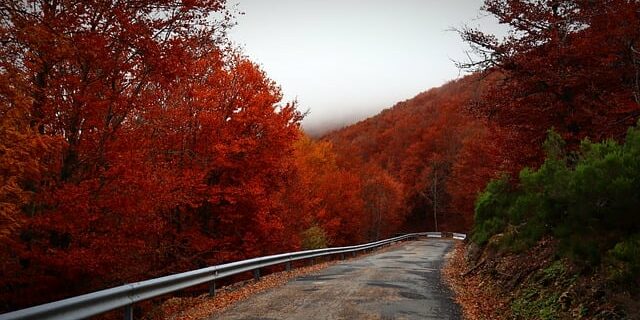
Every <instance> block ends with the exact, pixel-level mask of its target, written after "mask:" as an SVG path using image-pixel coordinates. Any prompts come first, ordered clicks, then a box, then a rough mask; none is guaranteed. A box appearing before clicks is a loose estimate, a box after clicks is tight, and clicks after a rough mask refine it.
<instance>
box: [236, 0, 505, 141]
mask: <svg viewBox="0 0 640 320" xmlns="http://www.w3.org/2000/svg"><path fill="white" fill-rule="evenodd" d="M229 3H230V4H234V3H235V4H237V9H238V10H239V11H241V12H244V15H241V16H238V18H237V22H238V25H237V26H236V27H234V29H233V30H232V31H231V33H230V36H231V39H232V40H233V41H234V42H236V43H237V44H238V45H240V46H241V47H243V48H244V53H245V54H246V55H247V56H249V57H250V58H251V59H252V60H253V61H255V62H257V63H258V64H260V65H261V66H262V68H263V69H264V70H265V71H266V72H267V74H268V76H269V77H270V78H271V79H273V80H275V81H276V82H277V83H278V84H279V85H280V86H281V87H282V89H283V92H284V94H285V99H286V100H292V99H297V100H298V102H299V107H300V109H301V110H303V111H304V110H310V114H309V115H308V116H307V118H306V119H305V120H304V121H303V126H304V127H305V129H307V130H309V131H317V130H318V128H321V127H327V126H332V124H342V122H344V121H350V122H353V121H355V120H359V119H362V118H365V117H368V116H371V115H373V114H376V113H378V112H379V111H380V110H382V109H384V108H388V107H391V106H392V105H393V104H394V103H396V102H398V101H402V100H406V99H409V98H411V97H413V96H415V95H416V94H418V93H420V92H422V91H425V90H427V89H429V88H431V87H435V86H439V85H442V84H443V83H445V82H447V81H449V80H452V79H455V78H457V77H459V76H460V75H461V73H460V71H459V70H458V69H456V67H455V65H454V64H453V62H452V61H451V60H452V59H453V60H461V59H463V58H464V56H465V50H467V46H466V45H465V44H464V43H463V42H462V41H461V40H460V37H459V36H458V35H457V34H456V33H455V32H451V31H448V29H450V28H451V27H461V26H463V25H465V24H467V25H469V26H480V27H481V28H482V29H483V30H489V31H491V30H496V29H497V24H496V23H495V22H494V20H493V19H492V18H487V17H482V16H483V15H486V14H483V13H481V12H480V11H479V8H480V6H481V4H482V0H393V1H392V0H384V1H382V0H332V1H327V0H325V1H320V0H231V1H230V2H229Z"/></svg>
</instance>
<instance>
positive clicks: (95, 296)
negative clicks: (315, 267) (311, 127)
mask: <svg viewBox="0 0 640 320" xmlns="http://www.w3.org/2000/svg"><path fill="white" fill-rule="evenodd" d="M425 236H426V237H428V238H442V237H452V238H454V239H458V240H464V239H465V238H466V235H464V234H462V233H441V232H423V233H411V234H406V235H402V236H397V237H394V238H390V239H385V240H380V241H376V242H371V243H365V244H361V245H355V246H348V247H336V248H326V249H317V250H307V251H298V252H291V253H282V254H276V255H271V256H265V257H258V258H253V259H248V260H242V261H236V262H231V263H225V264H220V265H216V266H212V267H207V268H202V269H197V270H193V271H188V272H183V273H178V274H173V275H169V276H164V277H160V278H155V279H151V280H145V281H140V282H135V283H131V284H125V285H122V286H119V287H114V288H111V289H106V290H100V291H96V292H92V293H88V294H84V295H80V296H76V297H72V298H68V299H64V300H59V301H55V302H51V303H46V304H42V305H39V306H35V307H31V308H27V309H22V310H18V311H14V312H9V313H5V314H0V320H27V319H41V320H54V319H55V320H69V319H85V318H87V317H91V316H95V315H99V314H102V313H105V312H107V311H111V310H115V309H118V308H124V319H125V320H132V319H133V304H134V303H136V302H140V301H143V300H147V299H151V298H154V297H158V296H161V295H164V294H167V293H171V292H175V291H178V290H181V289H185V288H189V287H193V286H196V285H200V284H205V283H209V294H210V295H214V294H215V280H217V279H221V278H224V277H228V276H232V275H235V274H239V273H243V272H247V271H253V275H254V278H256V280H257V279H259V278H260V268H264V267H269V266H274V265H279V264H285V265H286V270H287V271H289V270H291V262H293V261H298V260H304V259H314V258H317V257H322V256H329V255H338V254H340V255H342V258H343V259H344V258H345V254H347V253H352V254H353V255H355V254H356V252H359V251H365V250H369V249H374V248H378V247H381V246H384V245H388V244H391V243H394V242H398V241H403V240H408V239H416V238H419V237H425Z"/></svg>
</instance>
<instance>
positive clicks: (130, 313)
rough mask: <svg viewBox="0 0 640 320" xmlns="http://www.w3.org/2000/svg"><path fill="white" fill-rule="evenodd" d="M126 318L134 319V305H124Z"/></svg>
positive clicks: (126, 319)
mask: <svg viewBox="0 0 640 320" xmlns="http://www.w3.org/2000/svg"><path fill="white" fill-rule="evenodd" d="M124 320H133V305H131V304H130V305H126V306H124Z"/></svg>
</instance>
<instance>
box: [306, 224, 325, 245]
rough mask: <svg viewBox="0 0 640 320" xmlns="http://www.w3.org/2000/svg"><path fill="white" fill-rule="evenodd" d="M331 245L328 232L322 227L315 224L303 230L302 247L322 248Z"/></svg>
mask: <svg viewBox="0 0 640 320" xmlns="http://www.w3.org/2000/svg"><path fill="white" fill-rule="evenodd" d="M328 245H329V240H328V238H327V233H326V232H325V231H324V229H322V227H320V226H317V225H314V226H312V227H310V228H309V229H307V230H305V231H304V232H302V248H303V249H305V250H311V249H322V248H326V247H327V246H328Z"/></svg>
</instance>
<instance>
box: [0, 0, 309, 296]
mask: <svg viewBox="0 0 640 320" xmlns="http://www.w3.org/2000/svg"><path fill="white" fill-rule="evenodd" d="M0 11H2V15H1V19H2V20H0V21H1V24H0V35H1V39H2V43H3V46H2V48H1V49H0V50H2V57H0V63H1V68H0V90H2V91H1V92H0V93H2V99H1V102H2V106H1V108H2V109H1V110H0V112H1V113H2V116H3V117H2V120H1V123H0V125H1V127H0V132H1V133H2V135H3V138H2V141H1V142H0V147H1V148H2V149H0V150H1V151H0V156H1V157H2V158H1V160H0V173H1V174H2V179H3V182H5V184H4V185H3V188H2V189H1V190H0V200H1V201H2V206H1V208H2V223H3V225H2V230H3V234H6V235H7V236H10V238H11V240H12V241H11V243H12V245H11V246H6V247H4V248H2V250H3V252H2V253H3V254H2V256H3V257H8V259H7V260H6V262H5V263H4V264H3V276H2V279H3V280H2V288H3V291H2V292H1V294H2V300H3V301H5V304H4V305H3V308H15V307H19V306H26V305H28V304H32V303H36V302H45V301H48V300H53V299H56V298H61V297H64V296H68V295H71V294H74V293H75V294H77V293H81V292H87V291H90V290H92V289H98V288H104V287H105V286H109V285H115V284H120V283H123V282H130V281H134V280H140V279H142V278H148V277H151V276H157V275H160V274H166V273H169V272H177V271H183V270H187V269H193V268H195V267H200V266H205V265H210V264H215V263H219V262H222V261H230V260H235V259H240V258H244V257H250V256H256V255H260V254H265V253H270V252H277V251H279V250H283V249H286V248H285V247H283V246H282V243H286V240H287V239H286V234H285V232H284V225H285V224H284V222H283V221H282V220H280V218H279V216H278V215H277V212H276V205H275V202H274V200H273V197H272V196H273V194H275V193H276V192H278V190H279V189H280V188H282V187H284V182H285V179H286V176H287V174H286V173H287V171H288V170H290V167H291V162H290V160H288V159H289V158H290V156H291V154H292V152H293V142H294V141H295V140H296V139H297V137H298V135H299V127H298V126H299V120H300V115H299V114H298V112H297V111H296V109H295V105H294V104H281V103H280V100H281V98H282V96H281V94H280V90H279V88H278V87H277V86H276V85H275V84H274V83H273V82H272V81H271V80H269V79H268V78H267V77H266V75H265V74H264V72H262V71H261V70H260V69H259V68H258V67H257V66H256V65H255V64H253V63H251V62H250V61H248V60H247V59H246V58H244V57H242V56H241V55H240V54H238V53H236V52H234V51H233V50H230V49H228V48H229V47H228V45H227V42H226V38H225V35H224V34H225V31H226V29H227V27H228V25H229V24H230V23H231V20H230V18H231V17H230V15H229V12H228V11H227V10H226V9H225V7H224V1H185V2H166V1H136V2H133V1H125V2H102V1H62V2H61V1H46V0H42V1H28V2H24V1H5V2H3V4H2V5H0ZM17 222H21V223H17ZM114 266H121V267H118V269H117V270H116V269H114Z"/></svg>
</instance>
